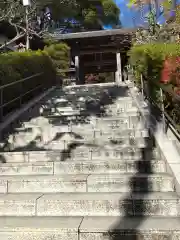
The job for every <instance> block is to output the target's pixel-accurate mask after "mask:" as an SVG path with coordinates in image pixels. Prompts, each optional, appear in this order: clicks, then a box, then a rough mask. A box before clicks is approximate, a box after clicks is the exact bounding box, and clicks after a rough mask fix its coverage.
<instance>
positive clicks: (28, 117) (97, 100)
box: [0, 85, 128, 162]
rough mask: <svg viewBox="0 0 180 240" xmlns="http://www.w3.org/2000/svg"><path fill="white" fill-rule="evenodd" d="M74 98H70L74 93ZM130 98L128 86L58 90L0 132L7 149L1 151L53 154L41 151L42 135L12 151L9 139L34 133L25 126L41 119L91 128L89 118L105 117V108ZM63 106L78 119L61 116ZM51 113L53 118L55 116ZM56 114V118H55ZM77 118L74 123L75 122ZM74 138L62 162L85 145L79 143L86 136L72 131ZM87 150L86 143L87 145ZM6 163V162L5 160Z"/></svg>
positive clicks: (2, 148) (60, 132) (52, 122)
mask: <svg viewBox="0 0 180 240" xmlns="http://www.w3.org/2000/svg"><path fill="white" fill-rule="evenodd" d="M73 91H74V94H70V92H73ZM127 95H128V88H127V87H126V86H125V87H123V86H121V87H117V86H115V85H112V86H105V87H104V86H103V87H102V86H101V87H100V86H98V85H94V86H90V87H89V86H88V87H87V86H85V87H82V86H81V87H79V86H75V87H71V88H69V90H67V89H66V88H65V89H64V90H63V89H56V90H54V92H53V93H50V94H49V95H48V96H46V97H45V98H44V99H42V100H41V101H40V102H39V103H38V104H36V106H33V107H32V108H31V109H29V110H27V111H26V112H24V113H23V114H22V115H21V116H20V117H19V118H18V119H17V120H16V121H14V122H13V123H12V124H10V125H9V126H8V127H7V128H6V129H4V130H3V131H2V132H1V137H2V139H1V142H3V141H4V142H5V144H4V146H3V147H1V148H0V151H1V152H9V151H13V152H18V151H50V150H52V149H47V148H45V147H43V146H41V147H38V146H37V144H36V143H37V142H38V141H41V135H38V134H37V135H36V136H35V137H34V138H33V139H32V140H31V141H29V142H27V144H25V145H24V146H21V147H15V148H14V149H11V147H10V146H9V145H8V144H9V143H8V141H7V139H8V137H9V136H10V135H13V136H14V135H15V134H16V133H20V132H21V133H23V132H24V133H26V132H31V131H32V130H33V126H32V127H26V123H28V122H31V121H32V120H36V119H38V118H40V117H42V118H44V119H46V120H47V121H48V122H49V124H51V125H52V126H55V127H56V126H60V127H62V126H63V125H66V126H68V125H78V124H85V125H86V124H89V121H90V117H92V116H100V117H103V116H105V115H106V114H105V107H106V106H108V105H110V104H112V103H113V102H114V101H115V100H116V98H117V97H124V96H127ZM82 97H84V99H85V102H84V103H85V104H84V105H83V108H82V109H80V107H79V102H80V98H82ZM63 102H64V107H71V108H72V110H74V111H76V110H79V114H78V115H74V116H72V115H69V116H68V115H67V116H63V115H62V116H61V111H59V107H60V108H61V107H63V106H62V105H63V104H62V103H63ZM52 110H53V114H54V116H52ZM56 114H57V116H56ZM72 118H74V119H72ZM65 133H66V132H63V131H59V132H58V131H57V133H56V135H55V136H54V137H53V138H52V139H50V141H49V143H50V142H53V141H59V140H60V139H61V138H62V137H63V135H64V134H65ZM69 134H71V135H72V136H73V137H74V139H75V140H74V141H73V142H72V143H69V145H68V148H67V149H66V150H63V151H66V152H62V156H63V157H62V160H64V159H67V157H65V156H70V155H71V152H72V151H73V150H74V149H75V148H78V147H79V146H82V142H79V143H78V141H77V139H79V140H82V139H83V136H81V135H80V134H78V133H74V132H73V131H71V133H69ZM84 145H86V146H87V143H86V144H84ZM2 161H3V162H5V159H3V160H2Z"/></svg>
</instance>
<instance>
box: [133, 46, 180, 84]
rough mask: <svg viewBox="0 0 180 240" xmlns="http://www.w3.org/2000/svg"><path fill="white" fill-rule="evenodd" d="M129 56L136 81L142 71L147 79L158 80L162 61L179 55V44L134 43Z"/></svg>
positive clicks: (162, 64)
mask: <svg viewBox="0 0 180 240" xmlns="http://www.w3.org/2000/svg"><path fill="white" fill-rule="evenodd" d="M129 56H130V64H131V65H132V66H133V67H134V70H135V74H136V76H137V80H138V81H139V80H140V75H141V73H142V74H143V75H144V77H146V78H148V79H149V80H155V81H157V82H160V80H161V74H162V69H163V66H164V61H165V60H166V59H169V58H176V57H178V56H180V45H179V44H175V43H172V44H162V43H157V44H145V45H136V46H134V47H132V48H131V50H130V51H129ZM170 77H171V76H170ZM169 80H171V79H169Z"/></svg>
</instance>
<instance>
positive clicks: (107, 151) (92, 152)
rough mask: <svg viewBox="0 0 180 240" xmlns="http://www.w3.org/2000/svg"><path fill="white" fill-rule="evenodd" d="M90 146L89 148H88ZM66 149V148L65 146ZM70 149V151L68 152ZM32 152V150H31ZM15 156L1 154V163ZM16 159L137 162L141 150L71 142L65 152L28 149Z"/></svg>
mask: <svg viewBox="0 0 180 240" xmlns="http://www.w3.org/2000/svg"><path fill="white" fill-rule="evenodd" d="M81 145H82V146H81ZM89 145H90V146H89ZM39 147H40V148H41V145H39ZM65 147H66V146H65ZM63 148H64V146H62V149H63ZM69 149H70V150H69ZM32 150H33V148H32ZM28 151H29V152H28ZM14 155H16V152H12V154H11V153H10V154H9V153H8V154H6V153H2V154H0V158H1V161H2V162H6V161H7V160H6V158H9V159H10V158H11V156H14ZM17 155H18V157H19V156H20V157H21V156H23V159H26V158H27V155H30V156H32V155H33V156H34V158H35V159H36V161H41V160H39V157H41V158H42V157H43V156H44V155H46V156H48V157H50V160H51V161H55V160H57V158H58V159H59V160H63V159H84V160H85V159H86V160H101V159H103V158H104V159H109V158H110V159H124V160H133V159H134V160H137V159H140V158H142V150H141V149H140V148H137V147H131V146H130V147H127V146H122V147H121V148H120V147H119V146H116V145H115V147H114V146H113V145H112V146H108V144H107V145H106V146H98V147H92V144H91V143H90V144H89V143H87V144H86V143H85V145H83V143H80V142H79V143H78V142H74V143H73V142H71V144H70V145H69V147H67V148H66V149H65V150H62V151H60V150H59V149H58V150H55V149H53V150H50V151H46V149H45V150H44V151H32V154H31V151H30V150H29V149H27V150H25V152H23V154H21V153H20V152H17ZM53 156H55V158H54V159H53ZM43 161H47V158H46V159H44V160H43ZM8 162H13V160H12V161H11V160H8ZM18 162H22V160H19V161H18Z"/></svg>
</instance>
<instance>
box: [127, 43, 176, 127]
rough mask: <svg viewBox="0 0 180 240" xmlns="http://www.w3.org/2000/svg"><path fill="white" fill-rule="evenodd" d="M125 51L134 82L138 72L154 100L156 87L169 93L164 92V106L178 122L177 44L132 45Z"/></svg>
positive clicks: (137, 78) (156, 99) (157, 97)
mask: <svg viewBox="0 0 180 240" xmlns="http://www.w3.org/2000/svg"><path fill="white" fill-rule="evenodd" d="M128 55H129V57H130V64H131V65H132V67H133V69H134V73H135V80H136V83H137V84H138V85H140V76H141V74H142V75H143V78H144V79H145V80H146V81H145V82H144V83H145V85H146V86H148V89H149V91H150V96H151V98H153V100H154V101H156V102H157V103H159V102H160V96H159V87H162V88H163V89H164V90H165V91H168V92H171V93H172V94H171V96H170V95H169V94H165V95H164V102H165V107H166V111H167V112H168V113H169V115H170V116H171V117H172V119H173V120H174V121H176V123H177V125H178V126H180V111H179V103H178V102H177V100H175V99H176V97H175V95H176V94H177V93H179V89H180V74H179V69H180V61H179V56H180V45H179V44H177V43H170V44H164V43H156V44H155V43H153V44H144V45H135V46H133V47H132V48H131V49H130V51H129V53H128ZM156 83H157V84H156ZM158 86H159V87H158Z"/></svg>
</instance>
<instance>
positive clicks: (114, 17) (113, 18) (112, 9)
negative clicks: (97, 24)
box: [102, 0, 120, 25]
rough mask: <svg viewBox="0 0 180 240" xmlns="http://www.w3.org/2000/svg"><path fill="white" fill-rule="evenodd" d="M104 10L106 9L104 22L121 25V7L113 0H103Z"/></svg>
mask: <svg viewBox="0 0 180 240" xmlns="http://www.w3.org/2000/svg"><path fill="white" fill-rule="evenodd" d="M102 6H103V10H104V17H103V23H104V24H112V25H119V22H120V20H119V14H120V9H119V8H118V7H117V5H116V4H115V3H114V1H112V0H104V1H103V2H102Z"/></svg>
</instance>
